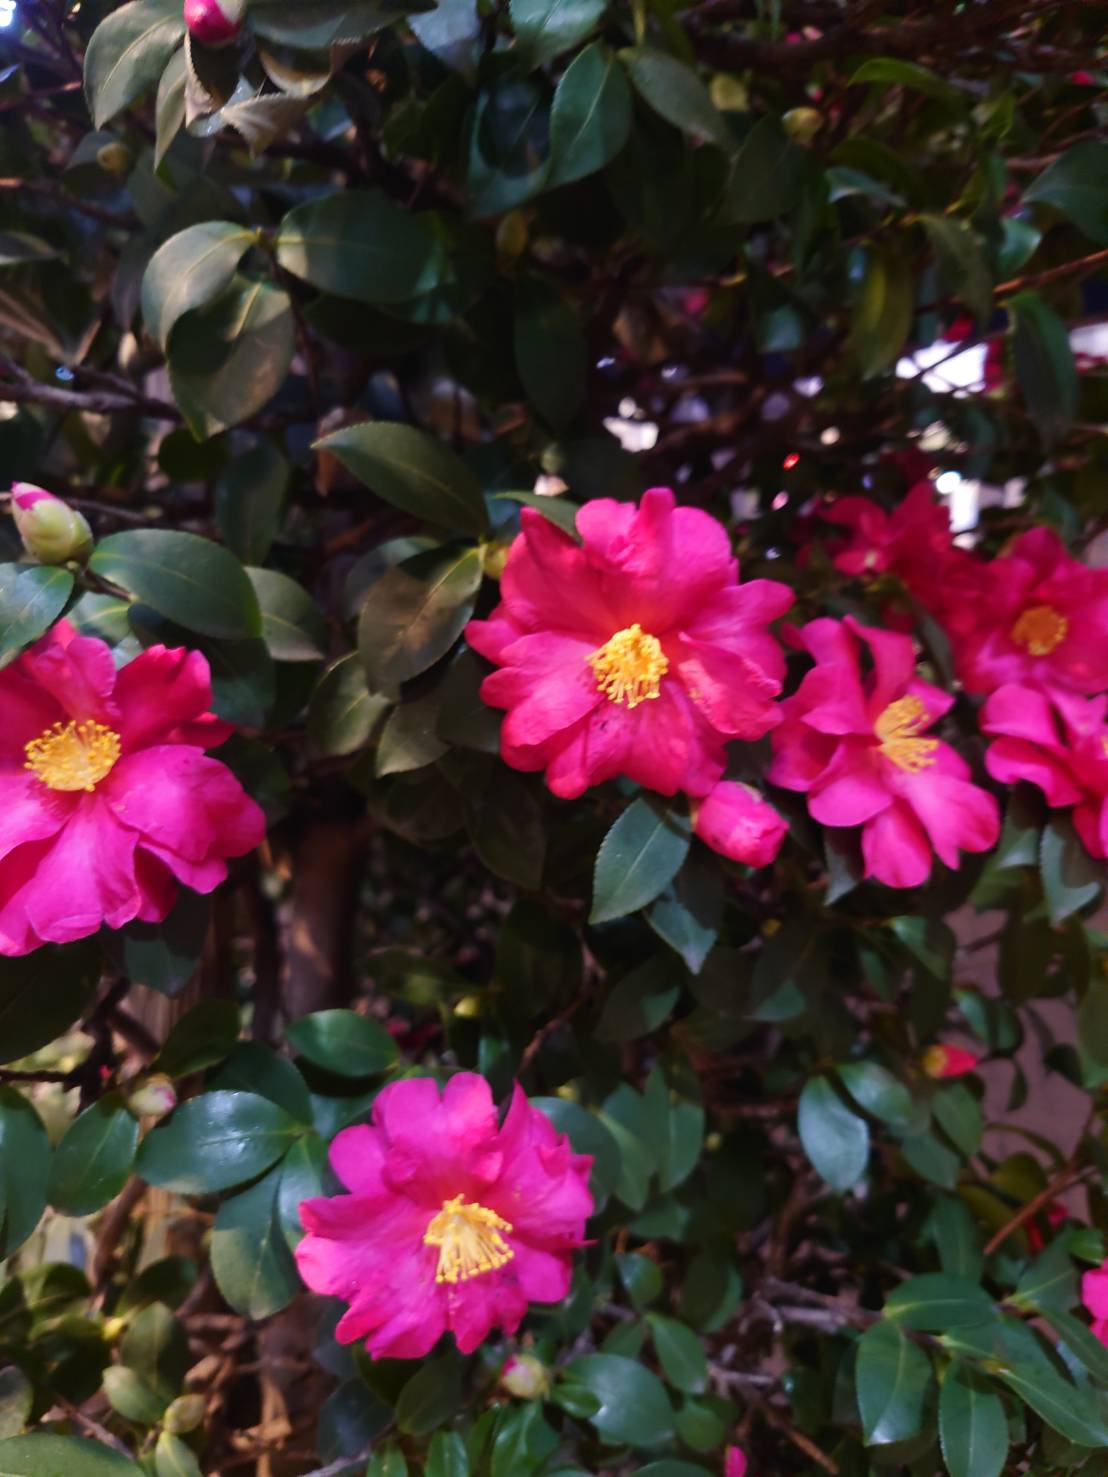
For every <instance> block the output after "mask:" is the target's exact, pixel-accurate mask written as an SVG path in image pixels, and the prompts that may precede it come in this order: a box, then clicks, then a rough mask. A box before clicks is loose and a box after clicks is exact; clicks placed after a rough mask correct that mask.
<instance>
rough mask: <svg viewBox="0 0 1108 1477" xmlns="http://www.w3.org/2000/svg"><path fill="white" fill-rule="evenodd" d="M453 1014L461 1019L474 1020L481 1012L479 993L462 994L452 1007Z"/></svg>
mask: <svg viewBox="0 0 1108 1477" xmlns="http://www.w3.org/2000/svg"><path fill="white" fill-rule="evenodd" d="M454 1014H455V1015H456V1016H459V1017H460V1018H461V1019H462V1020H463V1021H475V1020H476V1019H477V1017H478V1016H479V1015H480V1014H481V997H480V995H463V996H462V998H461V999H460V1000H459V1001H458V1003H457V1005H455V1007H454Z"/></svg>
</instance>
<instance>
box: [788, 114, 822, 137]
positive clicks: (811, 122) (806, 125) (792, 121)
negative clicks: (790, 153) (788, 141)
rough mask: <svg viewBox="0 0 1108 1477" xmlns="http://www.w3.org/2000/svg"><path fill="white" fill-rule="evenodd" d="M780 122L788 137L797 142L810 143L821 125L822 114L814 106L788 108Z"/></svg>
mask: <svg viewBox="0 0 1108 1477" xmlns="http://www.w3.org/2000/svg"><path fill="white" fill-rule="evenodd" d="M781 122H782V123H783V124H784V125H785V132H786V133H787V134H788V135H789V137H790V138H792V139H795V140H796V142H797V143H798V144H810V143H811V142H812V140H813V139H814V138H815V136H816V134H817V133H818V132H819V131H820V129H821V128H822V127H823V114H822V113H818V112H817V111H816V109H815V108H790V109H789V111H788V112H787V113H786V114H785V116H784V117H783V118H782V119H781Z"/></svg>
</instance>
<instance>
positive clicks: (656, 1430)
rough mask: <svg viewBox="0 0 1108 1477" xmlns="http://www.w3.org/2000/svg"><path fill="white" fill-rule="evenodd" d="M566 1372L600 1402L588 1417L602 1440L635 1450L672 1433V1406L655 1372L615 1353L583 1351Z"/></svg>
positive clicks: (655, 1443) (648, 1445)
mask: <svg viewBox="0 0 1108 1477" xmlns="http://www.w3.org/2000/svg"><path fill="white" fill-rule="evenodd" d="M567 1373H568V1374H569V1375H571V1376H572V1378H573V1379H574V1380H576V1381H578V1382H579V1383H580V1384H582V1385H584V1386H585V1388H586V1389H587V1390H589V1391H590V1392H591V1393H592V1394H593V1395H595V1396H596V1398H597V1400H599V1402H600V1408H599V1409H598V1410H597V1412H596V1413H595V1415H592V1416H590V1417H589V1423H590V1425H592V1426H593V1427H594V1429H595V1430H596V1432H597V1434H598V1435H599V1436H600V1438H601V1440H602V1441H604V1442H606V1443H608V1444H609V1445H612V1446H617V1445H622V1444H624V1443H626V1444H627V1445H630V1446H634V1447H636V1448H638V1449H642V1448H649V1447H651V1446H657V1445H658V1444H659V1443H660V1442H662V1441H665V1440H666V1438H667V1437H669V1436H671V1435H672V1433H673V1407H672V1406H671V1405H670V1403H669V1398H668V1396H667V1395H666V1392H665V1387H664V1386H663V1385H662V1382H661V1380H659V1378H658V1376H657V1375H656V1374H652V1373H651V1372H650V1370H648V1369H646V1368H644V1367H643V1365H641V1364H639V1363H638V1362H637V1361H635V1360H634V1359H624V1358H622V1357H621V1356H619V1355H617V1354H586V1355H585V1356H584V1358H581V1359H575V1360H574V1361H573V1363H572V1364H570V1365H569V1366H568V1367H567Z"/></svg>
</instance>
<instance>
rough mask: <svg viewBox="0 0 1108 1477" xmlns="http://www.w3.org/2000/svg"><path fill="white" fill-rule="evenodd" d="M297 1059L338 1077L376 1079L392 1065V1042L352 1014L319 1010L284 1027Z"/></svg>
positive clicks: (379, 1028)
mask: <svg viewBox="0 0 1108 1477" xmlns="http://www.w3.org/2000/svg"><path fill="white" fill-rule="evenodd" d="M285 1035H286V1036H287V1037H288V1039H289V1041H291V1043H292V1045H293V1046H294V1047H295V1049H296V1050H297V1051H298V1052H299V1053H300V1055H301V1056H304V1057H307V1059H308V1061H310V1062H312V1063H314V1064H315V1066H317V1067H323V1068H324V1069H325V1070H326V1071H328V1072H336V1073H337V1074H338V1075H339V1076H340V1077H376V1076H378V1075H379V1074H380V1073H381V1072H387V1071H388V1069H389V1068H390V1067H391V1066H392V1065H393V1063H394V1062H395V1061H396V1055H397V1053H396V1042H395V1041H394V1040H393V1039H392V1037H391V1036H390V1035H389V1033H388V1032H387V1031H386V1030H385V1028H384V1026H381V1025H378V1023H377V1022H376V1021H371V1020H368V1019H367V1018H366V1017H365V1016H364V1015H356V1014H355V1013H354V1011H352V1010H319V1011H316V1013H315V1014H314V1015H306V1016H303V1017H302V1018H301V1019H300V1020H298V1021H293V1022H292V1024H291V1025H290V1026H288V1027H286V1030H285Z"/></svg>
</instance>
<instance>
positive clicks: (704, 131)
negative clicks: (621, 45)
mask: <svg viewBox="0 0 1108 1477" xmlns="http://www.w3.org/2000/svg"><path fill="white" fill-rule="evenodd" d="M620 59H621V60H622V62H623V63H624V65H625V66H626V67H627V70H628V71H629V72H630V73H631V81H632V82H633V83H634V84H635V90H636V91H637V92H638V93H639V95H640V97H641V98H642V99H643V101H644V102H646V103H649V105H650V106H651V107H652V108H653V109H654V111H655V112H656V113H657V114H658V115H659V116H660V117H662V118H664V119H665V120H666V122H667V123H672V124H673V126H674V128H679V129H681V131H682V133H687V134H689V135H690V137H692V138H695V139H706V140H707V141H708V142H710V143H713V144H717V145H718V146H719V147H720V148H721V149H727V150H728V151H731V152H733V151H734V148H735V140H734V139H733V138H732V136H731V131H730V129H729V128H728V127H727V124H726V123H725V122H724V120H723V117H722V116H721V114H720V113H719V111H718V110H717V108H716V106H715V104H714V103H713V102H712V99H711V97H710V96H709V94H708V89H707V88H706V87H705V86H704V84H703V82H701V80H700V78H699V77H698V76H697V75H696V73H695V72H694V71H693V70H692V68H691V67H687V66H686V65H685V63H684V62H681V61H678V60H677V58H676V57H675V56H670V55H669V53H668V52H664V51H655V50H654V49H653V48H652V47H649V46H630V47H627V48H626V49H625V50H624V51H621V52H620Z"/></svg>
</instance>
